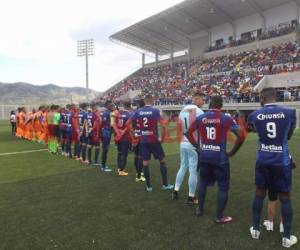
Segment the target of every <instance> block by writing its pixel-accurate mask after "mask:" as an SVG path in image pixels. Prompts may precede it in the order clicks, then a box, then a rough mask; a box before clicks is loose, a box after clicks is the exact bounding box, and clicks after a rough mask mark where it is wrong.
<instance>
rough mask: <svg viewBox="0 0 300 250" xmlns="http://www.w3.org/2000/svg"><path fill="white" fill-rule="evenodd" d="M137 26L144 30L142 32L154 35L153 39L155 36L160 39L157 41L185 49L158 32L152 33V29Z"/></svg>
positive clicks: (180, 44) (140, 25)
mask: <svg viewBox="0 0 300 250" xmlns="http://www.w3.org/2000/svg"><path fill="white" fill-rule="evenodd" d="M137 26H138V27H140V28H141V29H142V30H144V32H146V33H151V34H152V35H154V37H155V36H158V37H160V38H159V39H160V40H164V42H167V43H172V44H176V45H177V46H179V47H182V48H183V49H184V48H185V47H186V46H185V45H183V44H182V43H180V42H176V41H175V40H174V39H172V38H169V37H167V36H166V35H163V34H161V33H160V32H158V31H154V30H152V29H150V28H148V27H146V26H144V25H142V24H137Z"/></svg>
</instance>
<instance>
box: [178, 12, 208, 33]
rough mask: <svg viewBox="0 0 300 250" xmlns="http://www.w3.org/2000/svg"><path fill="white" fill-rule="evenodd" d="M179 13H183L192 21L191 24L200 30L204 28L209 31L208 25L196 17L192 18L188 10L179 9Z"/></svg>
mask: <svg viewBox="0 0 300 250" xmlns="http://www.w3.org/2000/svg"><path fill="white" fill-rule="evenodd" d="M178 12H179V13H181V14H182V15H183V16H185V17H187V18H188V19H190V20H191V22H192V23H193V24H195V25H196V26H197V27H198V28H200V29H203V28H204V29H205V30H208V29H209V27H208V26H207V25H206V24H204V23H201V22H200V21H199V20H198V19H197V18H195V17H194V16H192V15H191V14H190V13H188V12H187V11H186V10H184V9H178Z"/></svg>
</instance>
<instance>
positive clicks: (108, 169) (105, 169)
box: [100, 165, 112, 173]
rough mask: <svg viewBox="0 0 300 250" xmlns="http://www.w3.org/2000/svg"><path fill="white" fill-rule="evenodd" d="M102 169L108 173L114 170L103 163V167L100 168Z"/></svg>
mask: <svg viewBox="0 0 300 250" xmlns="http://www.w3.org/2000/svg"><path fill="white" fill-rule="evenodd" d="M100 170H101V171H102V172H106V173H108V172H111V171H112V169H110V168H109V167H107V166H103V165H101V168H100Z"/></svg>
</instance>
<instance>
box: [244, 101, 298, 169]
mask: <svg viewBox="0 0 300 250" xmlns="http://www.w3.org/2000/svg"><path fill="white" fill-rule="evenodd" d="M248 123H249V124H250V125H252V126H253V127H254V129H255V131H256V132H257V134H258V137H259V144H260V145H259V150H258V158H257V160H258V163H263V164H266V165H284V166H288V165H289V162H290V159H289V152H288V135H289V132H290V130H291V129H292V128H294V127H295V123H296V113H295V110H293V109H289V108H286V107H283V106H279V105H276V104H269V105H265V106H264V107H262V108H260V109H259V110H257V111H255V112H253V113H252V114H250V116H249V118H248Z"/></svg>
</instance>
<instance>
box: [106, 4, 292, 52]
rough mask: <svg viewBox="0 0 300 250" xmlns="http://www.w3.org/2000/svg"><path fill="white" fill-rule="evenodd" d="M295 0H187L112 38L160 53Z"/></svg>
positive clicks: (184, 47) (185, 46) (180, 48)
mask: <svg viewBox="0 0 300 250" xmlns="http://www.w3.org/2000/svg"><path fill="white" fill-rule="evenodd" d="M292 1H293V0H186V1H183V2H181V3H179V4H177V5H175V6H173V7H171V8H169V9H167V10H165V11H162V12H160V13H158V14H156V15H154V16H151V17H149V18H147V19H145V20H143V21H140V22H138V23H136V24H134V25H132V26H130V27H128V28H126V29H123V30H121V31H119V32H117V33H115V34H113V35H112V36H110V39H111V40H113V41H116V42H119V43H122V44H125V45H128V46H133V47H135V48H138V49H141V50H143V51H147V52H151V53H156V51H157V52H158V54H159V55H166V54H169V53H170V51H171V46H173V51H174V52H176V51H182V50H185V49H187V48H188V47H189V45H188V44H189V39H190V38H191V36H192V35H193V34H196V33H198V32H201V31H208V30H209V29H210V28H212V27H215V26H218V25H221V24H223V23H228V22H229V23H233V21H234V20H236V19H239V18H242V17H246V16H249V15H252V14H255V13H259V14H260V15H261V16H263V12H264V11H265V10H268V9H271V8H274V7H276V6H279V5H282V4H285V3H288V2H292Z"/></svg>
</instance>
